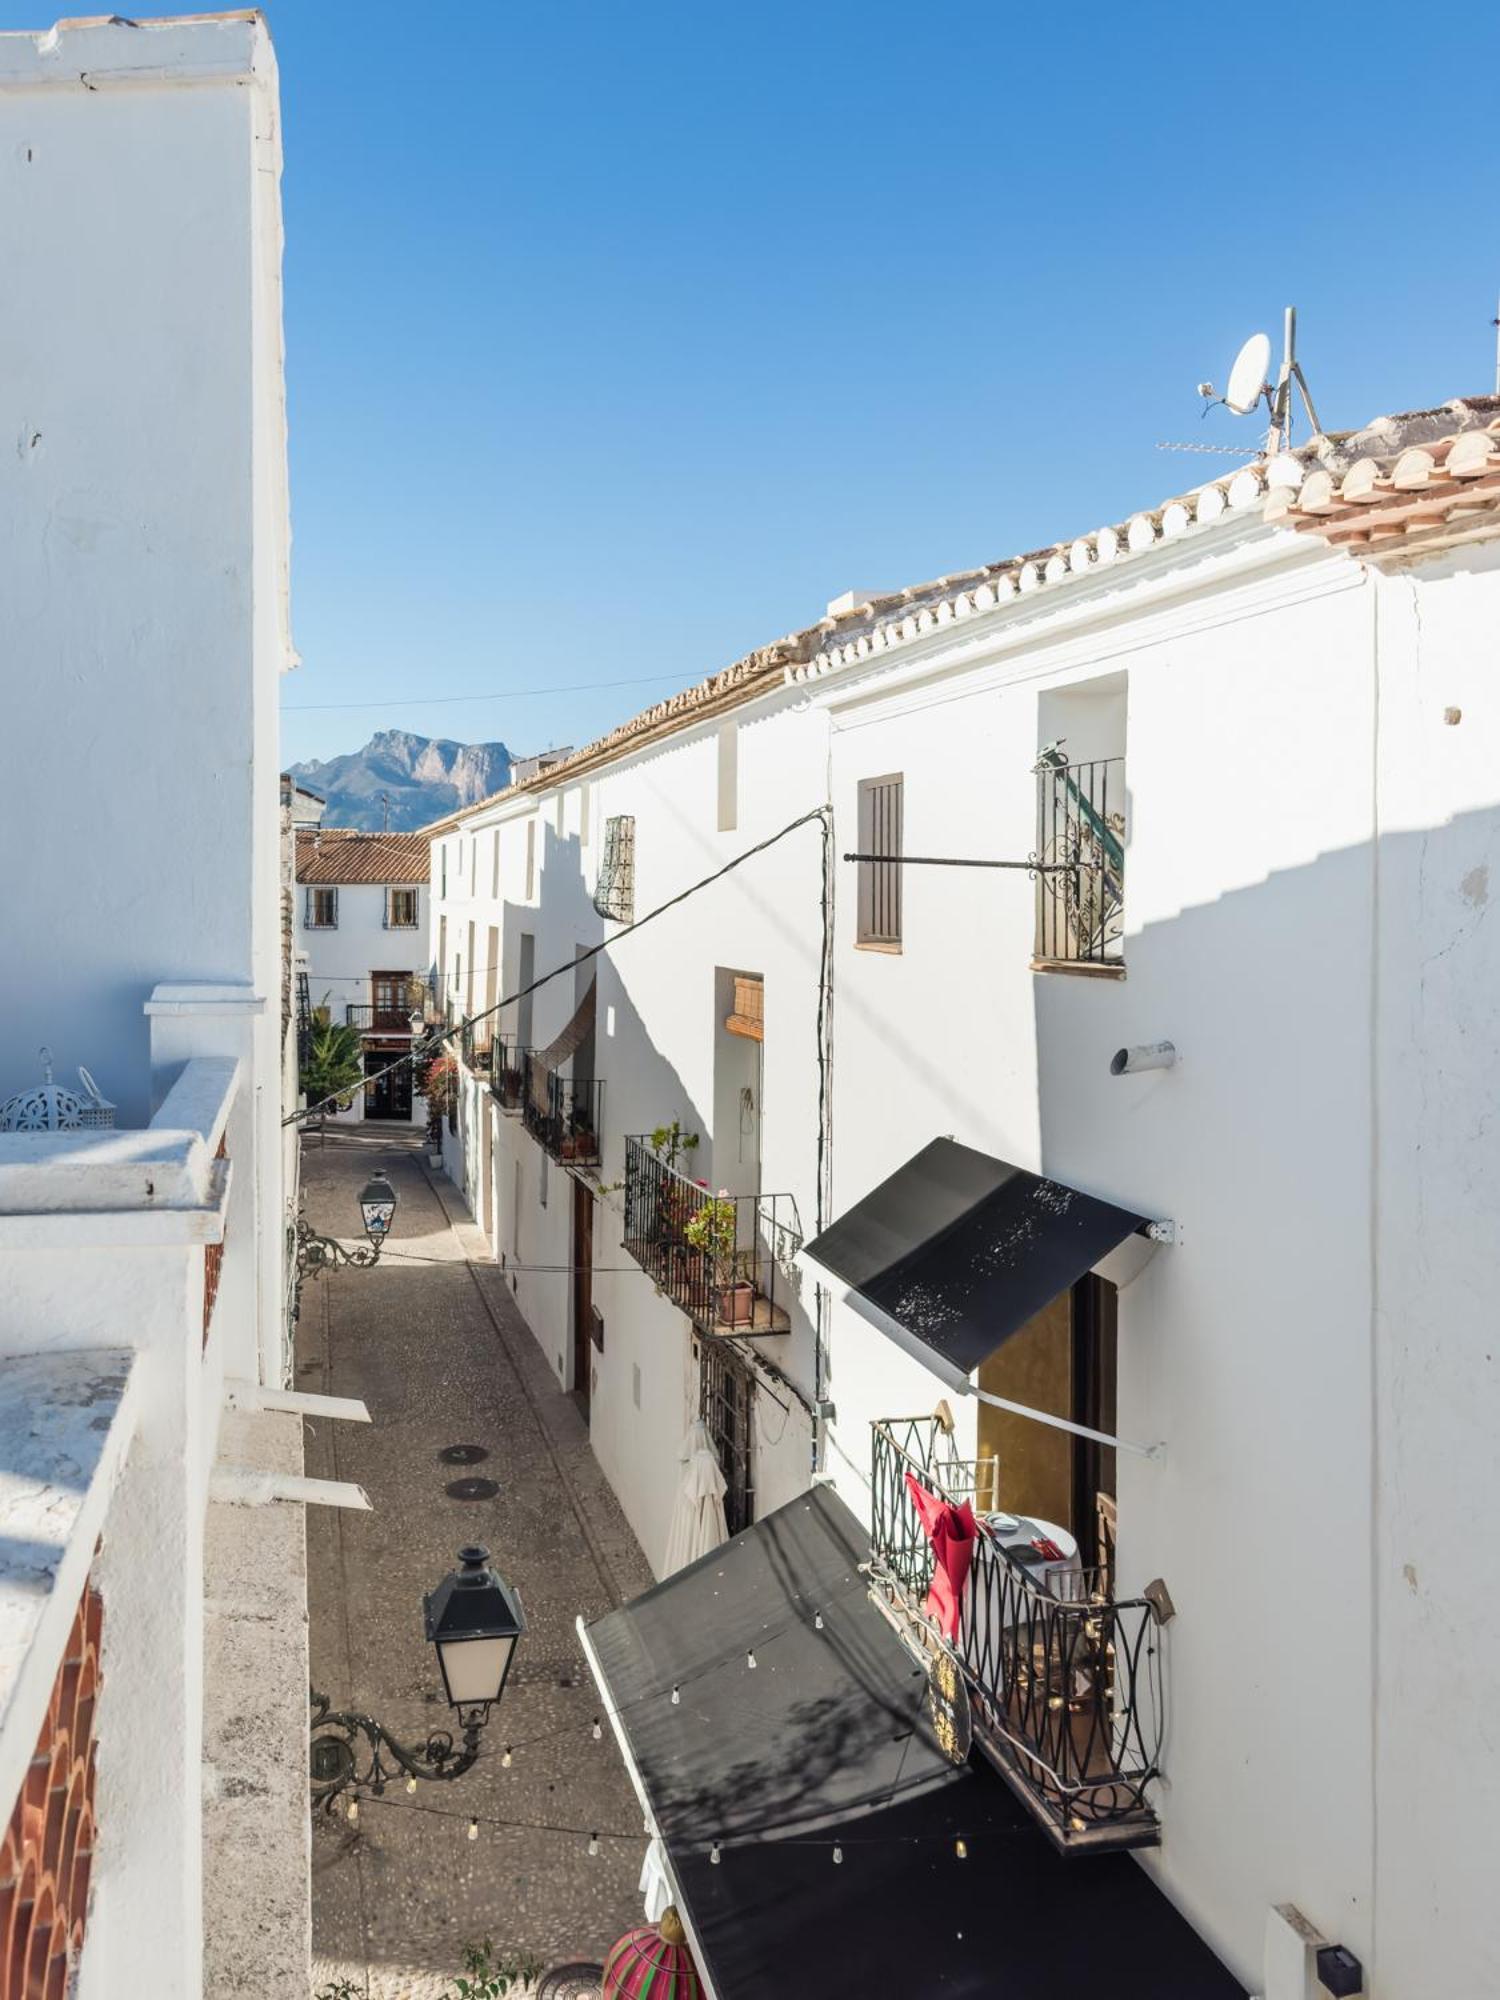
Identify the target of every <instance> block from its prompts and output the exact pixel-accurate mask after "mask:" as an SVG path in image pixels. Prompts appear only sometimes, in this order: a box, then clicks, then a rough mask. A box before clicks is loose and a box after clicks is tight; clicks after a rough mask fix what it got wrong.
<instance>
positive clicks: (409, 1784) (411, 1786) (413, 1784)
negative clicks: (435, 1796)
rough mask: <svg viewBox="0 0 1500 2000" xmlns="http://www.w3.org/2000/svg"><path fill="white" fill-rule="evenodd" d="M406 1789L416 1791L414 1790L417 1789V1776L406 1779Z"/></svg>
mask: <svg viewBox="0 0 1500 2000" xmlns="http://www.w3.org/2000/svg"><path fill="white" fill-rule="evenodd" d="M406 1789H407V1790H408V1791H409V1792H414V1791H415V1790H416V1789H417V1781H416V1779H415V1778H408V1779H407V1781H406Z"/></svg>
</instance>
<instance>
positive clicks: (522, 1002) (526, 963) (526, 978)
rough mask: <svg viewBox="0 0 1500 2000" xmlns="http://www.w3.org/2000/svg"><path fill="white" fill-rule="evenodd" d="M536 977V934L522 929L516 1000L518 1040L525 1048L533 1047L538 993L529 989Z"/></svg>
mask: <svg viewBox="0 0 1500 2000" xmlns="http://www.w3.org/2000/svg"><path fill="white" fill-rule="evenodd" d="M535 978H536V936H535V933H534V932H532V931H522V932H521V939H520V964H519V967H518V969H517V972H516V989H517V992H518V993H519V995H520V998H519V999H518V1000H517V1001H516V1041H517V1043H518V1044H519V1046H520V1047H521V1048H523V1049H529V1048H530V1047H531V1008H532V1002H533V1001H534V999H535V998H536V995H535V994H534V993H531V992H529V991H528V990H527V989H528V988H529V987H530V985H531V982H532V980H533V979H535Z"/></svg>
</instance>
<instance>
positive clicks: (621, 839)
mask: <svg viewBox="0 0 1500 2000" xmlns="http://www.w3.org/2000/svg"><path fill="white" fill-rule="evenodd" d="M594 908H595V909H596V910H597V911H598V913H599V915H600V916H601V917H608V918H610V919H612V921H614V922H615V923H620V924H630V923H634V922H635V819H634V816H633V815H632V814H629V813H616V814H615V815H613V817H611V818H609V819H607V820H606V821H605V822H604V851H603V853H602V855H601V857H600V861H599V876H598V880H597V882H596V883H595V886H594Z"/></svg>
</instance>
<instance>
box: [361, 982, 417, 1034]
mask: <svg viewBox="0 0 1500 2000" xmlns="http://www.w3.org/2000/svg"><path fill="white" fill-rule="evenodd" d="M410 986H411V974H410V973H409V972H372V973H371V974H370V1026H371V1027H372V1028H383V1029H385V1030H386V1031H387V1032H389V1031H390V1030H391V1029H393V1028H397V1029H402V1030H404V1029H406V1028H408V1027H409V1026H410V1025H411V1008H410V1006H409V1005H408V998H407V996H408V991H409V989H410Z"/></svg>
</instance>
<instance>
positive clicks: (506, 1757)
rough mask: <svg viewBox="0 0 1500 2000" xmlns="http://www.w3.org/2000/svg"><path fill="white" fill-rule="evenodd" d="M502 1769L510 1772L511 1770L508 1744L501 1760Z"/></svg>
mask: <svg viewBox="0 0 1500 2000" xmlns="http://www.w3.org/2000/svg"><path fill="white" fill-rule="evenodd" d="M500 1768H501V1770H502V1771H508V1770H509V1769H510V1745H509V1744H508V1743H507V1744H506V1746H505V1754H504V1756H503V1757H502V1758H501V1759H500Z"/></svg>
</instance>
